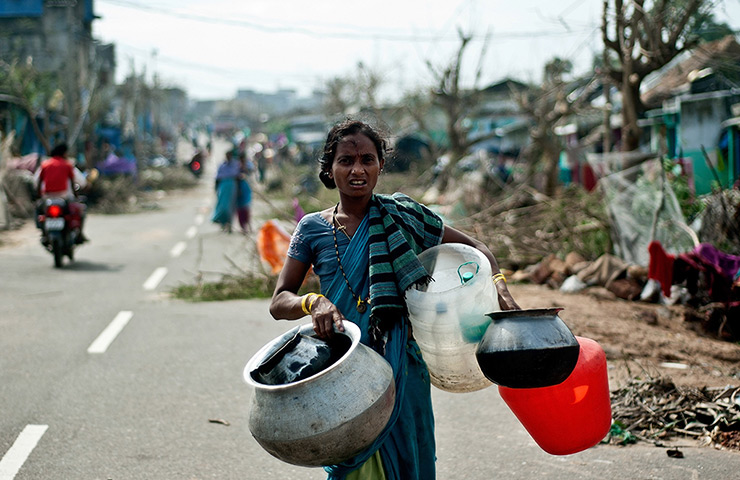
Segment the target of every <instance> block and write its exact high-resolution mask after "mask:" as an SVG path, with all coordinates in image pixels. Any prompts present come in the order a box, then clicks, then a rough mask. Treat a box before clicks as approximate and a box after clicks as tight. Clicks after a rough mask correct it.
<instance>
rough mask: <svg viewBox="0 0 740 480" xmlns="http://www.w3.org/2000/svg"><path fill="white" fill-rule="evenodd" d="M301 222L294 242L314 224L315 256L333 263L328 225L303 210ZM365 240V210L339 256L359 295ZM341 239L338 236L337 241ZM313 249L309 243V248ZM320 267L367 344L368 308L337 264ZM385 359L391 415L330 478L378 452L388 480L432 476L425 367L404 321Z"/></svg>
mask: <svg viewBox="0 0 740 480" xmlns="http://www.w3.org/2000/svg"><path fill="white" fill-rule="evenodd" d="M301 223H302V224H304V225H305V224H306V223H308V224H311V226H309V227H308V228H301V227H302V225H300V224H299V227H298V228H297V229H296V234H297V237H298V238H299V239H300V240H299V242H305V241H306V240H307V239H306V238H305V236H306V235H307V234H308V231H309V230H311V229H315V230H316V232H315V233H313V234H312V235H311V236H315V237H318V238H319V240H318V241H317V243H323V245H319V246H318V247H316V248H318V249H321V250H323V252H322V255H318V257H319V259H321V258H322V257H323V258H325V259H326V260H325V261H326V262H329V261H330V259H331V260H333V261H334V265H336V252H335V251H334V245H333V235H332V234H331V226H330V225H328V223H326V222H325V221H324V220H323V219H321V218H320V217H318V216H317V215H315V214H314V215H308V216H307V217H305V220H304V221H302V222H301ZM327 230H328V231H327ZM309 235H310V234H309ZM327 235H328V237H327ZM294 237H296V236H295V235H294ZM368 239H369V215H366V216H365V218H364V219H363V221H362V223H361V224H360V226H359V227H358V229H357V231H356V232H355V234H354V235H353V236H352V239H351V240H350V241H349V244H348V245H347V247H346V250H345V251H344V254H343V255H342V259H341V263H342V267H343V268H344V271H345V274H346V275H347V280H348V281H349V283H350V285H351V286H352V290H353V291H354V292H355V293H356V294H358V293H359V295H360V296H361V298H363V299H364V298H367V296H368V292H369V283H370V280H369V275H368V268H369V252H368V248H369V247H368ZM341 240H342V239H340V238H338V241H341ZM327 241H329V242H331V245H330V248H331V250H332V251H331V252H326V242H327ZM345 242H346V240H344V241H342V244H343V243H345ZM322 247H323V248H322ZM314 248H315V247H311V249H312V250H313V249H314ZM293 251H295V250H293ZM315 253H316V250H314V254H315ZM328 253H330V254H331V255H330V256H329V255H328ZM291 256H293V255H291ZM296 257H298V256H297V255H296ZM331 257H334V258H333V259H332V258H331ZM298 259H299V260H300V258H298ZM321 267H324V268H317V273H319V276H320V279H321V285H322V288H321V290H322V293H323V294H324V295H326V297H327V298H328V299H329V300H331V301H332V302H333V303H334V304H335V305H336V306H337V308H339V310H340V311H341V312H342V314H343V315H344V316H345V318H346V319H347V320H349V321H351V322H353V323H355V324H357V325H358V326H359V327H360V331H361V332H362V334H361V338H360V341H361V342H362V343H364V344H366V345H367V344H368V342H369V333H368V330H369V317H370V309H368V310H367V311H365V312H364V313H360V312H358V311H357V308H356V306H357V300H356V299H355V298H353V297H352V295H351V293H350V292H349V289H348V288H347V283H346V282H345V280H344V277H343V276H342V273H341V271H340V270H339V268H338V265H337V266H336V267H334V268H329V269H327V268H326V267H327V265H322V266H321ZM322 273H323V274H322ZM384 358H385V359H386V360H387V361H388V363H390V364H391V367H392V368H393V373H394V377H395V383H396V401H395V405H394V407H393V412H392V414H391V418H390V420H389V421H388V424H387V425H386V427H385V429H384V430H383V431H382V432H381V434H380V435H379V436H378V438H377V439H376V440H375V441H374V442H373V444H372V445H371V446H370V447H368V448H367V449H366V450H365V451H363V452H361V453H359V454H358V455H356V456H355V457H353V458H351V459H349V460H346V461H345V462H343V463H341V464H339V465H332V466H328V467H324V469H325V470H326V471H327V472H328V473H329V477H328V478H329V479H330V480H338V479H343V478H345V477H346V475H347V474H349V473H351V472H352V471H355V470H357V469H359V468H361V467H362V466H363V464H364V463H365V462H366V461H367V460H368V459H370V458H371V457H373V455H375V453H376V452H378V451H379V452H380V457H381V459H382V463H383V468H384V470H385V475H386V478H387V479H388V480H414V479H418V480H431V479H434V478H435V465H434V462H435V459H436V457H435V440H434V415H433V412H432V403H431V392H430V385H431V384H430V379H429V372H428V370H427V367H426V364H425V363H424V361H423V359H422V357H421V351H420V350H419V347H418V345H417V344H416V342H415V341H413V340H410V339H409V334H408V325H407V322H405V321H399V322H396V323H395V325H394V327H393V329H392V330H391V332H390V334H389V335H388V342H387V344H386V348H385V355H384Z"/></svg>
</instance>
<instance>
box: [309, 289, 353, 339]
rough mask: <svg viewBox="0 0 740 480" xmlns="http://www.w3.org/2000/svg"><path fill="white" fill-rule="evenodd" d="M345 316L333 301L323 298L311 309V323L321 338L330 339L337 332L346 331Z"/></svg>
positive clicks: (317, 300) (315, 302)
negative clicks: (335, 330)
mask: <svg viewBox="0 0 740 480" xmlns="http://www.w3.org/2000/svg"><path fill="white" fill-rule="evenodd" d="M344 320H345V318H344V315H342V312H340V311H339V309H338V308H337V306H336V305H334V304H333V303H332V302H331V300H329V299H328V298H326V297H324V296H321V297H319V298H317V299H316V300H315V301H314V302H313V305H312V308H311V323H313V330H314V332H316V335H317V336H318V337H319V338H329V337H331V336H332V335H333V334H334V327H336V329H337V331H339V332H343V331H344V323H343V322H344Z"/></svg>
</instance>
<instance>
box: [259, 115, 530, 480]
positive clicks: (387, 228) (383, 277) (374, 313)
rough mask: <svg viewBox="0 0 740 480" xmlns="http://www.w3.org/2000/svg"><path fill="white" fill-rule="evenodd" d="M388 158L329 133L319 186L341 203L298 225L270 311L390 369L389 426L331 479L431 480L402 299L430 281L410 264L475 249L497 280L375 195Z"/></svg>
mask: <svg viewBox="0 0 740 480" xmlns="http://www.w3.org/2000/svg"><path fill="white" fill-rule="evenodd" d="M387 152H388V149H387V143H386V141H385V140H384V139H383V138H382V136H381V135H380V134H379V133H378V132H377V131H376V130H375V129H374V128H372V127H371V126H370V125H368V124H366V123H363V122H360V121H355V120H346V121H345V122H343V123H340V124H338V125H335V126H334V127H333V128H332V129H331V130H330V132H329V134H328V136H327V139H326V143H325V145H324V149H323V154H322V157H321V159H320V168H321V171H320V173H319V179H320V180H321V182H322V183H323V184H324V185H325V186H326V187H327V188H329V189H334V188H336V189H337V190H338V191H339V202H338V203H337V204H336V205H334V206H331V207H329V208H327V209H326V210H323V211H321V212H315V213H311V214H308V215H305V216H304V217H303V218H302V219H301V221H300V222H299V223H298V225H297V226H296V229H295V232H294V233H293V237H292V239H291V244H290V247H289V249H288V257H287V259H286V261H285V265H284V267H283V269H282V271H281V273H280V277H279V278H278V282H277V286H276V288H275V292H274V294H273V297H272V302H271V304H270V313H271V314H272V316H273V317H274V318H275V319H287V320H296V319H299V318H302V317H303V316H305V315H309V316H310V317H311V322H312V324H313V328H314V331H315V332H316V334H317V336H318V337H320V338H327V337H330V336H331V335H332V334H333V333H334V329H337V331H340V332H341V331H343V328H344V327H343V322H345V321H351V322H353V323H355V324H357V325H358V326H359V327H360V330H361V332H362V335H361V338H360V341H361V342H362V343H363V344H366V345H369V346H370V347H371V348H373V349H374V350H375V351H377V352H378V353H380V354H381V355H382V356H383V357H384V358H385V359H386V360H387V361H388V362H389V363H390V365H391V366H392V368H393V372H394V378H395V383H396V400H395V404H394V409H393V413H392V415H391V419H390V420H389V422H388V424H387V426H386V427H385V429H384V430H383V432H382V433H381V434H380V435H379V437H378V438H377V439H376V440H375V442H374V443H373V444H372V445H371V446H370V447H369V448H368V449H366V450H365V451H363V452H361V453H359V454H357V455H356V456H355V457H353V458H351V459H348V460H346V461H345V462H343V463H341V464H339V465H332V466H328V467H325V470H326V471H327V472H328V474H329V479H331V480H338V479H349V480H356V479H387V480H432V479H434V478H435V476H436V473H435V459H436V456H435V455H436V454H435V449H436V447H435V439H434V415H433V412H432V403H431V391H430V390H431V384H430V378H429V371H428V370H427V367H426V364H425V363H424V360H423V358H422V356H421V351H420V349H419V346H418V345H417V344H416V341H415V340H414V336H413V331H412V330H411V327H410V322H409V320H408V314H407V309H406V304H405V300H404V292H405V291H406V290H407V289H408V288H410V287H411V286H412V285H415V284H419V283H424V282H429V281H430V280H431V278H430V277H429V274H428V273H427V272H426V270H425V269H424V267H423V266H422V265H421V263H420V262H419V260H418V258H417V255H418V254H419V253H421V252H422V251H424V250H426V249H428V248H431V247H434V246H436V245H438V244H440V243H448V242H455V243H464V244H467V245H470V246H473V247H475V248H477V249H479V250H480V251H482V252H483V253H484V255H485V256H486V257H487V258H488V260H489V261H490V262H491V267H492V271H493V273H494V274H496V275H500V272H499V268H498V264H497V262H496V258H495V257H494V255H493V254H492V253H491V251H490V250H489V249H488V248H487V247H486V246H485V245H484V244H483V243H482V242H480V241H478V240H476V239H473V238H472V237H470V236H468V235H466V234H465V233H463V232H460V231H458V230H455V229H454V228H451V227H449V226H447V225H444V223H443V222H442V220H441V218H440V217H439V216H438V215H436V214H435V213H433V212H432V211H431V210H429V209H428V208H427V207H425V206H424V205H421V204H419V203H417V202H416V201H414V200H412V199H411V198H409V197H408V196H406V195H403V194H399V193H396V194H394V195H392V196H391V195H379V194H375V193H374V189H375V186H376V184H377V182H378V177H379V175H380V173H381V172H382V170H383V166H384V164H385V160H386V154H387ZM310 268H313V269H314V271H315V272H316V274H317V275H318V276H319V280H320V282H321V293H320V294H317V293H308V294H305V295H303V296H299V295H298V294H297V292H298V289H299V288H300V287H301V285H302V283H303V280H304V278H305V276H306V274H307V272H308V271H309V269H310ZM502 277H503V275H500V278H502ZM496 278H499V277H496ZM492 281H493V280H492ZM497 287H498V292H499V303H500V305H501V307H502V309H505V310H506V309H518V308H519V306H518V305H517V303H516V302H515V301H514V299H513V298H512V296H511V294H510V293H509V291H508V289H507V288H506V283H505V281H500V283H499V284H498V285H497Z"/></svg>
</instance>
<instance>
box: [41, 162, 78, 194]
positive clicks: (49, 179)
mask: <svg viewBox="0 0 740 480" xmlns="http://www.w3.org/2000/svg"><path fill="white" fill-rule="evenodd" d="M74 178H75V175H74V167H72V164H71V163H69V161H67V159H66V158H62V157H51V158H50V159H48V160H46V161H44V163H42V164H41V174H40V176H39V182H40V183H39V185H42V192H41V194H42V195H43V194H47V193H56V192H64V191H66V190H69V189H70V186H71V185H72V184H73V183H74Z"/></svg>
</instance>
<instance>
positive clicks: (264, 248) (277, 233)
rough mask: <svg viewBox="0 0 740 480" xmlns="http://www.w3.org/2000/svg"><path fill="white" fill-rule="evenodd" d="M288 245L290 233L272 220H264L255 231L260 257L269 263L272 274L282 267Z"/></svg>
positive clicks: (278, 271)
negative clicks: (257, 230)
mask: <svg viewBox="0 0 740 480" xmlns="http://www.w3.org/2000/svg"><path fill="white" fill-rule="evenodd" d="M289 246H290V234H288V232H286V231H285V230H284V229H283V227H281V226H280V225H279V224H278V223H277V222H276V221H274V220H268V221H266V222H265V224H264V225H262V227H260V229H259V232H257V250H258V251H259V254H260V258H261V259H262V260H263V261H264V262H267V263H268V264H269V265H270V267H271V268H272V273H273V274H278V273H280V271H281V270H282V269H283V265H284V264H285V258H286V257H287V256H288V247H289Z"/></svg>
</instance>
